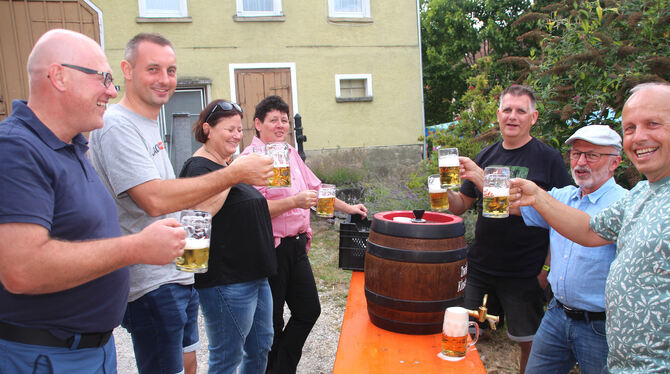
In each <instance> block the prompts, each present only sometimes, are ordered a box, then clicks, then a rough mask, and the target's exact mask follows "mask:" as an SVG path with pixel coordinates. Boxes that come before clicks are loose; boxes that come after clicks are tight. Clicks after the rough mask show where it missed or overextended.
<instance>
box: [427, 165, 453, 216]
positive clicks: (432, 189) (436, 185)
mask: <svg viewBox="0 0 670 374" xmlns="http://www.w3.org/2000/svg"><path fill="white" fill-rule="evenodd" d="M428 195H430V209H431V210H436V211H438V212H444V211H446V210H447V209H449V199H448V198H447V189H446V188H444V187H442V182H441V181H440V174H433V175H429V176H428Z"/></svg>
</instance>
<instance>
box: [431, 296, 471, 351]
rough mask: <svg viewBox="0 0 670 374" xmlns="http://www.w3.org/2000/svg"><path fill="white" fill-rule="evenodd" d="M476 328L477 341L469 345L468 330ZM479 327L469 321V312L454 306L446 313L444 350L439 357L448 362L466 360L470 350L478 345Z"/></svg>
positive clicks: (443, 335) (443, 337)
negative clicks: (472, 327) (471, 327)
mask: <svg viewBox="0 0 670 374" xmlns="http://www.w3.org/2000/svg"><path fill="white" fill-rule="evenodd" d="M470 326H475V329H476V335H475V339H474V340H473V341H471V342H470V343H468V328H469V327H470ZM478 338H479V325H478V324H477V322H474V321H468V310H467V309H465V308H461V307H460V306H452V307H449V308H447V310H446V311H445V312H444V323H443V324H442V350H441V351H440V353H438V354H437V355H438V357H440V358H441V359H443V360H448V361H458V360H462V359H463V358H465V354H466V353H467V351H468V348H470V347H471V346H473V345H475V343H477V339H478Z"/></svg>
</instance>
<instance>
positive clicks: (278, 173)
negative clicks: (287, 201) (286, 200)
mask: <svg viewBox="0 0 670 374" xmlns="http://www.w3.org/2000/svg"><path fill="white" fill-rule="evenodd" d="M265 152H266V153H267V155H268V156H270V157H272V158H273V159H274V167H273V169H272V171H273V172H274V176H273V177H272V178H271V179H270V184H269V187H291V168H290V166H289V158H288V157H289V155H288V152H289V150H288V144H286V143H267V144H266V145H265Z"/></svg>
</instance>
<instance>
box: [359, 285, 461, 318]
mask: <svg viewBox="0 0 670 374" xmlns="http://www.w3.org/2000/svg"><path fill="white" fill-rule="evenodd" d="M365 297H366V299H367V301H368V303H375V304H377V305H379V306H383V307H385V308H389V309H393V310H401V311H405V312H421V313H429V312H442V311H444V310H445V309H446V308H447V307H450V306H458V305H461V304H462V303H463V295H461V296H458V297H455V298H453V299H446V300H431V301H420V300H404V299H396V298H393V297H388V296H384V295H380V294H378V293H375V292H372V291H370V290H368V288H367V287H365Z"/></svg>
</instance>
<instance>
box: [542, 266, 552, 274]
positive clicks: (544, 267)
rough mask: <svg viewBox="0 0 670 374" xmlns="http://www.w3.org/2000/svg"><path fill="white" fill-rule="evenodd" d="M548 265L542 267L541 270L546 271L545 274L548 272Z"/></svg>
mask: <svg viewBox="0 0 670 374" xmlns="http://www.w3.org/2000/svg"><path fill="white" fill-rule="evenodd" d="M549 269H550V268H549V265H542V270H546V271H547V273H548V272H549Z"/></svg>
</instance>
